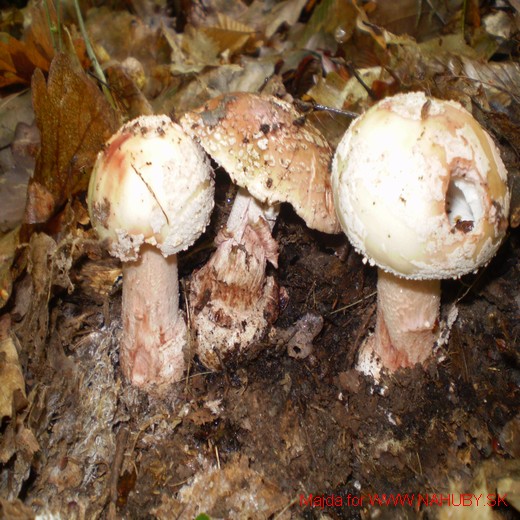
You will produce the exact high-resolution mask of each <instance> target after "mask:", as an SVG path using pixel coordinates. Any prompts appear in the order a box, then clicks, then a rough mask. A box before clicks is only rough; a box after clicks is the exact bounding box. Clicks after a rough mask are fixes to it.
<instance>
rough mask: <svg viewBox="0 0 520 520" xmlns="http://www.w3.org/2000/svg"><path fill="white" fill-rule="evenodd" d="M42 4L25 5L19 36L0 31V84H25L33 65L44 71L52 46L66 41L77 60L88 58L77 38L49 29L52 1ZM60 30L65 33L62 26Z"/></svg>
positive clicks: (53, 24)
mask: <svg viewBox="0 0 520 520" xmlns="http://www.w3.org/2000/svg"><path fill="white" fill-rule="evenodd" d="M45 4H46V7H44V3H43V2H38V3H37V4H35V5H33V6H31V7H29V13H28V17H29V18H30V20H31V23H30V24H28V25H27V29H26V30H25V33H24V35H23V39H22V40H17V39H16V38H13V37H12V36H10V35H8V34H5V33H1V34H0V88H1V87H5V86H7V85H13V84H25V85H28V84H30V82H31V77H32V75H33V72H34V71H35V70H36V69H38V68H39V69H42V70H43V71H48V70H49V66H50V63H51V60H52V58H53V57H54V55H55V46H61V45H70V46H71V47H73V48H74V52H76V54H77V55H78V56H79V57H80V60H81V63H83V64H86V63H87V62H88V60H87V57H86V52H85V44H84V42H83V40H82V39H81V38H78V37H74V38H73V41H65V40H63V41H62V42H59V41H58V35H57V32H53V31H52V28H51V27H56V26H57V25H58V23H57V20H58V18H57V16H56V11H55V9H54V5H53V2H52V1H47V2H45ZM49 23H50V24H51V27H49ZM61 32H62V34H63V35H65V34H66V32H65V30H62V31H61ZM67 36H68V35H67Z"/></svg>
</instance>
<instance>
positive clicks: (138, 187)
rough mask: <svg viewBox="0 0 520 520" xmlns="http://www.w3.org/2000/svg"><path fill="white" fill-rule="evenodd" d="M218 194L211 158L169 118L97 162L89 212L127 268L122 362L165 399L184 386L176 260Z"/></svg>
mask: <svg viewBox="0 0 520 520" xmlns="http://www.w3.org/2000/svg"><path fill="white" fill-rule="evenodd" d="M213 192H214V188H213V179H212V171H211V167H210V165H209V161H208V160H207V157H206V155H205V153H204V151H203V150H202V148H201V147H200V146H199V145H198V144H196V143H195V142H194V141H193V140H192V139H191V138H190V137H188V136H187V135H186V134H185V133H184V131H183V130H182V128H181V127H180V126H179V125H176V124H175V123H173V122H172V121H171V120H170V119H169V118H168V117H166V116H141V117H139V118H137V119H135V120H133V121H130V122H129V123H127V124H125V125H124V126H123V127H122V128H121V129H120V130H119V131H118V132H117V133H116V134H115V135H114V136H113V137H112V138H111V139H110V140H109V141H108V142H107V144H106V147H105V149H104V150H103V151H102V152H100V154H99V155H98V158H97V161H96V164H95V166H94V170H93V172H92V177H91V180H90V185H89V192H88V207H89V213H90V218H91V221H92V226H93V227H94V229H95V230H96V232H97V234H98V235H99V237H100V239H101V240H103V241H105V242H106V246H107V248H108V250H109V252H110V253H111V254H112V255H114V256H116V257H117V258H119V259H120V260H121V261H122V262H123V302H122V322H123V335H122V339H121V346H120V360H121V367H122V370H123V373H124V375H125V376H126V377H127V378H128V379H129V380H130V381H131V382H132V383H133V384H134V385H136V386H140V387H143V388H146V389H148V390H154V391H162V390H164V389H165V388H166V386H167V385H169V384H171V383H172V382H175V381H178V380H179V379H181V378H182V375H183V371H184V368H185V363H184V357H183V347H184V345H185V344H186V342H187V330H186V324H185V321H184V317H183V315H182V313H180V312H179V285H178V278H177V276H178V275H177V253H178V252H180V251H183V250H185V249H187V248H188V247H189V246H190V245H191V244H193V242H194V241H195V240H196V239H197V238H198V236H199V235H200V234H201V233H202V232H203V231H204V229H205V227H206V225H207V223H208V221H209V217H210V214H211V211H212V209H213Z"/></svg>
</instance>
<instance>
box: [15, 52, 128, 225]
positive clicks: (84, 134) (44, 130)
mask: <svg viewBox="0 0 520 520" xmlns="http://www.w3.org/2000/svg"><path fill="white" fill-rule="evenodd" d="M32 89H33V105H34V111H35V114H36V123H37V125H38V128H39V129H40V133H41V149H40V152H39V154H38V157H37V159H36V167H35V171H34V176H33V177H32V179H31V181H30V183H29V187H28V200H27V206H26V209H25V222H26V223H28V224H36V223H42V222H46V221H47V220H48V219H49V218H50V217H51V216H52V215H53V214H54V213H55V212H56V211H57V210H58V209H59V208H60V206H62V205H63V204H64V203H65V202H66V201H67V200H68V199H69V198H70V197H72V196H73V195H75V194H77V193H79V192H81V191H83V190H85V189H86V188H87V186H88V181H89V175H90V170H91V169H92V165H93V163H94V160H95V158H96V155H97V153H98V152H99V151H100V150H101V147H102V146H103V144H104V143H105V141H106V140H107V139H108V138H109V137H110V136H111V135H112V134H113V133H114V131H115V130H116V128H117V126H118V117H117V115H116V112H115V110H113V109H112V107H111V106H110V104H109V103H108V101H107V100H106V99H105V98H104V97H103V95H102V93H101V91H100V90H99V88H98V87H97V85H96V84H95V83H94V82H93V81H92V80H91V79H90V78H89V77H88V76H87V75H86V74H85V72H84V71H83V69H82V68H81V66H80V65H79V63H78V62H77V61H76V60H75V59H74V58H72V57H71V56H69V55H67V54H63V53H59V54H57V55H56V57H55V58H54V59H53V61H52V64H51V67H50V70H49V77H48V80H47V84H46V83H45V78H44V75H43V73H42V71H41V70H39V69H38V70H36V71H35V73H34V76H33V80H32Z"/></svg>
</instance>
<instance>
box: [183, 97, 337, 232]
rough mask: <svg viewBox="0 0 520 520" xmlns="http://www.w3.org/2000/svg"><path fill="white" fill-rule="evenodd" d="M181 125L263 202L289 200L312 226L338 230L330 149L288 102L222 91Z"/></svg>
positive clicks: (184, 119)
mask: <svg viewBox="0 0 520 520" xmlns="http://www.w3.org/2000/svg"><path fill="white" fill-rule="evenodd" d="M181 124H182V126H183V128H184V129H185V130H186V132H187V133H188V134H190V135H191V136H193V137H195V138H197V139H198V140H199V141H200V143H201V145H202V146H203V147H204V149H205V150H206V152H207V153H208V154H209V155H210V156H211V157H212V158H213V159H214V160H215V161H217V163H219V164H220V165H221V166H222V167H223V168H224V169H225V170H226V171H227V172H228V174H229V175H230V177H231V178H232V179H233V181H234V182H235V183H236V184H238V185H239V186H241V187H242V188H245V189H247V190H248V192H249V193H250V194H251V195H252V196H253V197H255V198H256V199H258V200H259V201H260V202H262V203H267V204H271V205H273V204H277V203H280V202H289V203H290V204H291V205H292V206H293V208H294V210H295V211H296V213H297V214H298V215H299V216H300V217H301V218H303V220H305V222H306V223H307V225H308V226H309V227H310V228H312V229H317V230H319V231H323V232H326V233H338V232H339V231H340V226H339V222H338V220H337V217H336V215H335V211H334V204H333V201H332V192H331V184H330V163H331V160H332V150H331V148H330V146H329V144H328V143H327V141H326V139H325V138H324V137H323V136H322V135H321V133H320V132H319V131H318V130H317V129H316V128H315V127H314V126H312V125H311V124H309V123H308V122H306V121H304V120H302V118H301V114H299V113H298V112H297V111H296V110H295V108H294V107H293V106H292V105H291V104H290V103H287V102H285V101H282V100H280V99H278V98H276V97H274V96H266V95H259V94H251V93H246V92H236V93H231V94H224V95H222V96H219V97H217V98H214V99H211V100H209V101H208V102H207V103H205V105H204V106H203V107H201V108H199V109H197V110H196V111H194V112H190V113H188V114H186V115H185V116H183V118H182V121H181Z"/></svg>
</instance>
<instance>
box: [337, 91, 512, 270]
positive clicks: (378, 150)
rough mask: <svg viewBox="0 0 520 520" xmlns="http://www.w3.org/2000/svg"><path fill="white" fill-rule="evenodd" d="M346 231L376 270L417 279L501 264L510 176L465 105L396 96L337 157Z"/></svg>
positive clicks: (354, 132) (363, 121) (353, 130)
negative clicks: (498, 252) (497, 257)
mask: <svg viewBox="0 0 520 520" xmlns="http://www.w3.org/2000/svg"><path fill="white" fill-rule="evenodd" d="M332 183H333V188H334V193H335V199H334V202H335V206H336V210H337V214H338V217H339V219H340V222H341V225H342V228H343V230H344V231H345V233H346V234H347V236H348V238H349V239H350V241H351V242H352V244H353V245H354V246H355V248H356V249H357V250H358V251H359V252H360V253H361V254H363V255H365V256H366V257H368V259H369V260H370V261H371V263H375V264H377V265H378V266H379V267H380V268H381V269H383V270H386V271H389V272H391V273H393V274H395V275H397V276H403V277H406V278H411V279H442V278H452V277H459V276H461V275H463V274H465V273H468V272H471V271H474V270H475V269H477V268H478V267H480V266H481V265H483V264H485V263H486V262H488V261H489V260H490V258H492V257H493V255H494V254H495V252H496V250H497V249H498V247H499V245H500V242H501V240H502V238H503V237H504V235H505V230H506V227H507V215H508V211H509V193H508V189H507V172H506V169H505V167H504V164H503V162H502V160H501V158H500V156H499V153H498V150H497V147H496V145H495V144H494V142H493V141H492V139H491V138H490V136H489V135H488V134H487V132H486V131H485V130H484V129H482V128H481V126H480V125H479V124H478V122H477V121H476V120H475V119H474V118H473V117H472V116H471V114H470V113H469V112H467V111H466V110H465V109H464V108H463V107H462V106H461V105H460V104H458V103H456V102H453V101H441V100H438V99H433V98H428V97H426V96H425V95H424V94H423V93H420V92H416V93H409V94H400V95H397V96H394V97H391V98H386V99H384V100H382V101H380V102H379V103H377V104H376V105H374V106H373V107H371V108H370V109H369V110H368V111H367V112H366V113H365V114H363V115H362V116H361V117H359V119H357V120H356V121H354V123H353V124H352V125H351V126H350V128H349V130H348V131H347V133H346V134H345V136H344V137H343V139H342V141H341V142H340V144H339V146H338V149H337V151H336V155H335V159H334V163H333V173H332Z"/></svg>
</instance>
